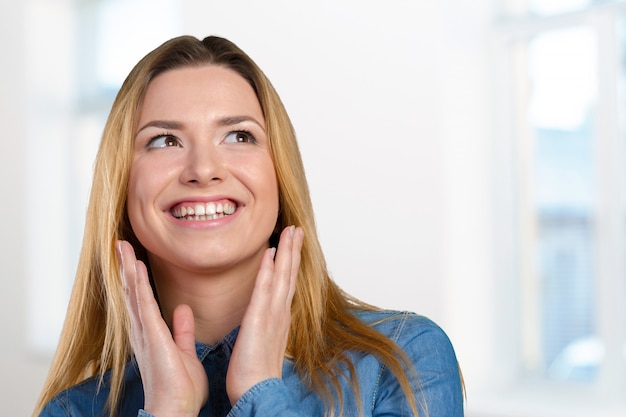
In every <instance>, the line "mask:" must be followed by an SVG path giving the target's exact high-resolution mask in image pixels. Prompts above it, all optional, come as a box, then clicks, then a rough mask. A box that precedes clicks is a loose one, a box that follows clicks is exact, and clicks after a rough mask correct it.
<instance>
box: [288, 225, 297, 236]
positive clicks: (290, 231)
mask: <svg viewBox="0 0 626 417" xmlns="http://www.w3.org/2000/svg"><path fill="white" fill-rule="evenodd" d="M295 230H296V226H293V225H292V226H289V236H291V237H293V235H294V232H295Z"/></svg>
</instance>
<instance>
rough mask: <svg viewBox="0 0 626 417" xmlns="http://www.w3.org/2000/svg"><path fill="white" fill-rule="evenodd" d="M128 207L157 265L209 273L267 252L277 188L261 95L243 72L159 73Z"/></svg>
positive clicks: (144, 113)
mask: <svg viewBox="0 0 626 417" xmlns="http://www.w3.org/2000/svg"><path fill="white" fill-rule="evenodd" d="M127 206H128V216H129V218H130V222H131V225H132V227H133V230H134V232H135V234H136V236H137V238H138V239H139V241H140V242H141V243H142V244H143V246H144V247H145V248H146V250H147V251H148V254H149V258H150V262H151V266H152V267H153V268H159V267H166V268H171V267H174V268H183V269H185V270H197V271H204V272H207V271H209V272H210V271H216V270H219V271H221V270H225V269H228V268H231V267H234V266H237V265H239V264H241V263H246V262H250V261H253V260H254V259H257V260H258V259H259V256H260V254H261V253H262V252H263V250H264V249H265V248H267V246H268V239H269V237H270V235H271V233H272V231H273V230H274V226H275V224H276V219H277V216H278V186H277V181H276V174H275V171H274V164H273V162H272V158H271V156H270V152H269V144H268V138H267V134H266V130H265V123H264V117H263V113H262V110H261V107H260V104H259V101H258V99H257V97H256V95H255V93H254V91H253V89H252V88H251V87H250V85H249V84H248V83H247V82H246V81H245V80H244V79H243V78H242V77H241V76H240V75H238V74H237V73H235V72H234V71H232V70H229V69H226V68H224V67H220V66H211V65H209V66H202V67H189V68H181V69H176V70H171V71H168V72H165V73H163V74H160V75H158V76H157V77H156V78H155V79H154V80H152V82H151V83H150V85H149V86H148V90H147V92H146V96H145V99H144V102H143V105H142V107H141V109H140V117H139V123H138V127H137V130H136V136H135V145H134V160H133V163H132V166H131V170H130V178H129V188H128V204H127Z"/></svg>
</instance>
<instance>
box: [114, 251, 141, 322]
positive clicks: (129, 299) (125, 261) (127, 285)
mask: <svg viewBox="0 0 626 417" xmlns="http://www.w3.org/2000/svg"><path fill="white" fill-rule="evenodd" d="M116 246H117V253H118V258H119V262H120V276H121V279H122V286H123V289H124V301H125V303H126V309H127V310H128V313H129V317H130V327H131V334H133V333H136V332H138V333H141V331H142V325H141V320H140V319H139V310H138V305H137V279H136V276H137V270H136V262H137V259H136V258H135V252H134V250H133V248H132V246H131V245H130V244H129V243H128V242H125V241H118V242H117V245H116Z"/></svg>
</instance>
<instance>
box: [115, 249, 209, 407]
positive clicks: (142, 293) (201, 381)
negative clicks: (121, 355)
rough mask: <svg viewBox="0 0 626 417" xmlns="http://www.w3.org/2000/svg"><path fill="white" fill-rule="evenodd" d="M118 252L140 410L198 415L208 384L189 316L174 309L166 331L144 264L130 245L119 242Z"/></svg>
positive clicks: (185, 309)
mask: <svg viewBox="0 0 626 417" xmlns="http://www.w3.org/2000/svg"><path fill="white" fill-rule="evenodd" d="M117 251H118V256H119V259H120V263H121V265H122V271H121V275H122V280H123V284H124V295H125V301H126V308H127V309H128V312H129V315H130V328H131V345H132V347H133V350H134V352H135V357H136V359H137V363H138V365H139V370H140V372H141V379H142V382H143V389H144V394H145V402H144V409H145V410H146V411H147V412H149V413H150V414H152V415H155V416H158V417H170V416H171V417H185V416H193V417H196V416H197V415H198V413H199V411H200V408H201V407H202V406H203V405H204V403H206V401H207V399H208V395H209V383H208V379H207V376H206V373H205V371H204V368H203V367H202V364H201V363H200V361H199V360H198V357H197V355H196V348H195V328H194V320H193V312H192V311H191V308H190V307H189V306H187V305H180V306H178V307H177V308H176V309H175V310H174V313H173V318H172V328H173V329H172V332H170V329H169V328H168V327H167V325H166V324H165V322H164V321H163V318H162V316H161V312H160V310H159V306H158V305H157V302H156V300H155V299H154V295H153V292H152V287H151V286H150V282H149V279H148V272H147V270H146V266H145V265H144V264H143V262H141V261H138V260H137V259H136V257H135V252H134V250H133V248H132V246H131V245H130V244H129V243H128V242H118V243H117ZM172 335H173V337H172Z"/></svg>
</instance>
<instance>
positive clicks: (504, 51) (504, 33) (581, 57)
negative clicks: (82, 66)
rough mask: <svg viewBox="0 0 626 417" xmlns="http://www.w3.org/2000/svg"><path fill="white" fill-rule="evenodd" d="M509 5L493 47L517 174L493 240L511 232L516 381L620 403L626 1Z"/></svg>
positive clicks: (625, 343)
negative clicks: (502, 71) (502, 73)
mask: <svg viewBox="0 0 626 417" xmlns="http://www.w3.org/2000/svg"><path fill="white" fill-rule="evenodd" d="M504 9H505V12H504V13H503V16H501V19H500V21H499V23H498V24H497V34H496V37H497V38H498V42H497V45H498V48H497V51H498V59H501V60H502V61H501V63H503V65H504V68H507V70H506V72H507V73H508V74H510V75H509V79H508V80H506V81H505V83H503V84H502V85H500V87H502V88H501V89H500V90H501V91H500V92H499V93H498V94H499V95H500V96H499V100H501V102H502V103H506V108H507V109H508V113H509V115H510V119H508V120H510V121H511V122H510V126H506V127H505V126H504V125H501V126H502V132H501V133H503V136H502V137H509V138H510V139H511V144H512V146H511V148H510V149H509V151H510V153H511V155H512V158H511V161H512V164H511V165H512V175H511V177H512V178H513V180H512V182H511V183H510V184H506V185H503V187H508V186H511V187H512V188H513V190H515V192H514V194H515V197H513V201H512V203H511V206H510V207H509V209H510V210H509V211H510V214H511V216H512V218H513V219H514V220H513V224H514V226H513V228H512V230H509V231H503V232H502V233H501V235H500V236H499V237H498V241H499V242H500V243H503V244H506V243H504V242H505V241H506V240H507V239H511V236H513V240H514V241H515V243H514V244H509V246H508V247H509V248H510V250H511V252H512V253H513V255H512V258H509V259H508V261H513V262H514V263H515V265H517V267H516V268H513V269H515V272H513V274H514V275H515V276H514V277H513V278H512V279H511V280H510V281H508V283H509V284H510V285H511V287H512V289H511V291H510V292H509V293H508V294H509V296H510V301H511V303H510V305H509V307H510V308H512V309H514V310H515V313H514V315H513V317H516V320H514V323H515V325H514V326H515V328H517V329H518V330H519V331H517V332H516V333H517V334H518V336H517V339H516V340H515V341H513V342H512V343H511V344H510V345H509V346H514V349H513V351H514V353H510V354H509V356H508V357H509V359H512V360H513V361H514V362H515V363H516V364H517V366H515V367H514V368H515V370H514V371H513V373H514V374H515V375H514V376H513V378H512V379H513V380H515V381H517V383H521V384H526V383H527V385H529V386H533V387H535V388H537V387H540V389H539V390H537V391H540V392H538V393H537V394H538V396H543V397H544V398H547V397H549V396H550V395H554V393H555V392H559V393H561V394H562V393H566V394H565V395H566V396H567V398H568V401H570V400H574V401H572V403H577V402H579V401H587V400H588V401H590V402H592V401H595V400H600V399H602V401H604V403H605V404H609V403H610V404H615V403H622V406H623V401H624V396H623V393H624V392H626V337H625V335H626V331H625V329H626V309H625V308H624V306H625V305H626V268H625V259H626V204H625V202H626V199H625V197H626V181H625V180H626V158H625V157H626V153H625V149H626V146H625V145H626V144H625V143H624V141H625V140H626V131H625V130H624V121H625V120H626V106H625V105H624V103H626V95H625V94H624V93H625V92H626V90H625V89H624V81H625V78H624V76H625V75H626V68H624V66H623V65H624V64H623V62H624V59H625V58H626V43H625V39H624V36H625V35H624V33H625V31H624V29H626V26H624V25H625V24H626V2H624V1H589V0H553V1H548V0H540V1H534V0H528V1H516V2H513V1H511V2H508V3H505V7H504ZM505 129H506V130H505ZM507 232H511V233H507ZM504 262H506V261H504ZM497 270H498V271H500V272H501V273H504V274H506V273H508V272H506V271H511V268H509V269H507V266H504V265H499V266H498V267H497ZM509 325H510V323H509ZM544 388H545V389H544ZM573 393H577V394H578V393H584V394H583V395H580V396H577V398H574V397H573V395H572V394H573ZM549 401H550V400H549V399H547V400H546V402H549ZM573 407H574V406H573ZM573 409H574V410H576V408H575V407H574V408H573ZM621 410H623V408H621ZM580 412H581V413H582V411H580ZM622 412H623V411H622ZM530 415H550V414H549V412H547V411H545V412H543V413H542V412H540V411H538V412H536V413H535V414H530ZM580 415H585V414H580ZM594 415H604V414H603V413H602V412H598V413H597V414H594ZM611 415H612V414H611Z"/></svg>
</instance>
